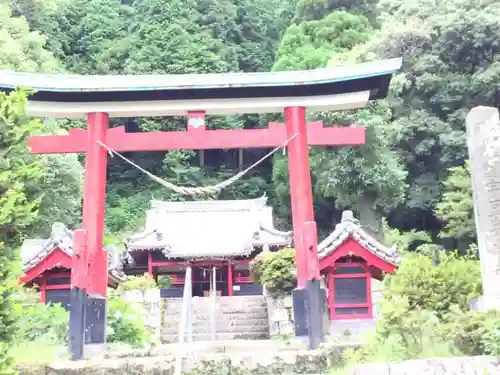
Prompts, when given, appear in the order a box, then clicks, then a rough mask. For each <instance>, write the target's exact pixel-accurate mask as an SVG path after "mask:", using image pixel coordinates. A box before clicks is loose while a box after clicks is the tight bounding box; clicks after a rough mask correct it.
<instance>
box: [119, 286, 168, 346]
mask: <svg viewBox="0 0 500 375" xmlns="http://www.w3.org/2000/svg"><path fill="white" fill-rule="evenodd" d="M123 299H125V300H126V301H127V302H129V303H132V304H133V305H134V306H135V307H136V308H137V310H139V311H141V313H142V316H143V319H144V324H145V326H146V327H147V328H148V329H149V330H150V332H151V335H152V337H151V342H152V343H155V344H157V343H159V342H160V335H161V315H162V314H161V310H162V308H161V307H162V303H163V302H162V299H161V297H160V290H159V289H149V290H145V291H140V290H130V291H126V292H125V293H123Z"/></svg>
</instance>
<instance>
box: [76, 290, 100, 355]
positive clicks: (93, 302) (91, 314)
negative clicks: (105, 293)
mask: <svg viewBox="0 0 500 375" xmlns="http://www.w3.org/2000/svg"><path fill="white" fill-rule="evenodd" d="M105 342H106V298H103V297H91V296H89V295H88V294H87V293H86V291H85V290H84V289H79V288H72V289H71V292H70V312H69V342H68V346H69V351H70V353H71V359H72V360H73V361H78V360H80V359H83V352H84V350H83V349H84V345H87V344H104V343H105Z"/></svg>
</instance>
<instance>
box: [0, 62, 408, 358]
mask: <svg viewBox="0 0 500 375" xmlns="http://www.w3.org/2000/svg"><path fill="white" fill-rule="evenodd" d="M400 66H401V59H392V60H385V61H380V62H372V63H363V64H356V65H353V66H346V67H342V68H340V69H335V70H333V69H319V70H315V71H300V72H280V73H262V74H261V73H249V74H238V73H236V74H227V75H221V74H207V75H191V76H190V75H178V76H123V77H113V76H88V77H81V76H80V77H69V78H68V79H65V77H61V76H55V75H36V74H29V73H13V72H7V74H3V75H2V80H0V88H1V87H3V88H4V89H7V90H12V89H14V88H15V87H17V86H19V85H21V86H28V87H30V86H35V87H34V89H35V90H37V91H36V92H35V94H34V95H33V97H32V98H30V102H29V104H28V112H29V113H30V114H32V115H35V116H41V117H81V116H83V115H85V116H86V117H87V130H71V131H70V133H69V135H64V136H36V137H30V139H29V145H30V149H31V151H32V152H34V153H75V152H77V153H85V154H86V161H85V186H84V199H83V230H77V231H76V232H75V244H74V246H75V256H74V259H73V262H74V266H73V268H72V276H71V279H72V280H71V283H72V300H74V301H75V304H77V305H78V306H74V305H73V302H72V307H71V318H70V346H72V345H75V346H74V347H72V348H71V350H72V353H73V358H74V359H79V358H81V356H82V354H83V352H82V351H83V346H82V342H81V341H82V337H81V336H82V335H83V332H84V331H85V327H84V326H83V324H85V323H82V322H81V319H80V318H81V315H82V314H85V309H84V307H83V301H85V300H86V298H87V295H88V296H90V297H91V298H90V300H91V301H92V303H95V304H94V306H95V309H96V310H98V314H97V315H99V314H105V296H106V284H107V282H106V278H107V272H106V267H107V257H106V254H105V251H104V249H103V230H104V228H103V227H104V205H105V190H106V162H107V150H106V149H105V148H104V147H102V146H101V145H99V143H101V144H105V145H108V146H109V147H111V149H114V150H116V151H118V152H126V151H127V152H131V151H154V150H171V149H223V148H252V147H258V148H264V147H275V146H278V145H281V144H283V142H285V141H287V140H290V142H289V143H288V145H287V149H288V160H289V180H290V195H291V203H292V217H293V229H294V240H295V241H294V242H295V249H296V263H297V283H298V289H297V293H295V294H294V311H295V313H296V314H299V313H300V311H299V310H302V312H301V313H300V314H302V315H303V316H298V315H296V316H295V321H296V334H297V333H298V324H297V321H300V323H301V324H302V325H303V326H305V327H302V329H303V330H304V328H305V331H306V332H308V333H309V336H310V340H311V341H310V342H311V346H312V347H316V346H317V344H318V343H319V341H320V340H321V335H322V328H321V325H322V324H321V321H322V319H321V312H320V310H321V308H320V304H321V302H320V296H319V295H320V291H319V280H318V279H319V271H318V258H317V234H316V224H315V222H314V212H313V204H312V188H311V176H310V168H309V149H308V147H309V145H318V146H319V145H324V146H327V145H328V146H348V145H360V144H363V143H364V141H365V132H364V129H363V128H345V127H344V128H338V127H337V128H336V127H323V125H322V123H320V122H314V123H311V124H309V126H307V125H306V116H305V112H306V107H314V108H315V109H320V110H321V109H323V110H331V109H336V110H343V109H350V108H360V107H363V106H365V105H366V104H367V103H368V101H369V100H374V99H379V98H384V97H385V96H386V95H387V90H388V86H389V82H390V79H391V77H392V74H393V73H394V72H395V71H396V70H397V69H399V68H400ZM75 78H76V79H75ZM283 109H284V111H285V126H283V125H281V124H276V123H270V124H269V127H268V128H267V129H236V130H206V129H205V122H204V116H205V111H207V113H208V114H228V113H265V112H274V113H275V112H279V111H282V110H283ZM186 115H188V129H187V131H173V132H149V133H126V132H125V131H124V128H123V127H118V128H112V129H109V117H110V116H113V117H138V116H186ZM98 142H99V143H98ZM306 287H307V295H306V294H305V291H306ZM73 292H75V293H73ZM299 292H300V293H299ZM296 297H297V298H296ZM96 301H97V302H96ZM306 310H307V311H306ZM305 315H307V316H308V318H309V319H305ZM79 319H80V320H79ZM97 320H98V323H97V325H98V326H99V327H97V329H94V328H95V327H93V328H92V324H93V323H92V322H90V324H89V322H87V323H86V324H87V326H90V327H91V328H92V329H91V330H90V331H91V332H90V333H91V336H92V332H94V333H95V335H96V336H95V337H91V341H92V342H93V343H99V342H104V338H105V337H104V336H105V334H104V328H105V327H104V324H105V320H104V319H103V315H101V316H100V317H99V319H97ZM307 326H308V327H307Z"/></svg>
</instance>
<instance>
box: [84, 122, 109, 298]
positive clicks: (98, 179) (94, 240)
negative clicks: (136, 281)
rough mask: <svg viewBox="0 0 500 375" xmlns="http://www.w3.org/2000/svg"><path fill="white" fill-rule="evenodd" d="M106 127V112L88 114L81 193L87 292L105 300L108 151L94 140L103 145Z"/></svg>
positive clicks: (106, 281)
mask: <svg viewBox="0 0 500 375" xmlns="http://www.w3.org/2000/svg"><path fill="white" fill-rule="evenodd" d="M108 124H109V116H108V114H107V113H89V114H88V121H87V134H88V138H87V153H86V159H85V185H84V193H83V228H84V229H85V230H86V231H87V253H88V256H89V274H88V276H89V283H88V287H87V293H88V294H89V295H90V296H95V297H102V298H106V288H107V285H108V259H107V254H106V252H105V251H104V248H103V238H104V205H105V203H106V202H105V200H106V167H107V151H106V149H105V148H104V147H102V146H100V145H99V144H98V143H97V141H101V142H103V143H106V132H107V130H108Z"/></svg>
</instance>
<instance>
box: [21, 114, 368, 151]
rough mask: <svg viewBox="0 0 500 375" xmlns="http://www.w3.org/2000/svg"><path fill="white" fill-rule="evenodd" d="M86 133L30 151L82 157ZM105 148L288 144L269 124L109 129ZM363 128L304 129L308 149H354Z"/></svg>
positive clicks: (314, 125) (32, 142)
mask: <svg viewBox="0 0 500 375" xmlns="http://www.w3.org/2000/svg"><path fill="white" fill-rule="evenodd" d="M87 137H88V133H87V130H83V129H71V130H70V131H69V134H68V135H47V136H32V137H29V141H28V142H29V148H30V151H31V152H33V153H37V154H56V153H57V154H59V153H84V152H86V151H87ZM105 138H106V144H107V145H108V146H109V147H111V148H112V149H113V150H116V151H118V152H134V151H165V150H186V149H190V150H193V149H194V150H208V149H234V148H266V147H276V146H279V145H280V144H283V142H285V141H286V140H287V134H286V129H285V126H284V125H283V124H280V123H274V122H271V123H269V127H268V128H264V129H231V130H225V129H224V130H220V129H219V130H205V129H204V128H201V129H200V128H198V129H196V128H192V127H188V130H187V131H168V132H147V133H146V132H145V133H127V132H125V128H124V127H123V126H119V127H116V128H112V129H108V130H107V132H106V137H105ZM365 138H366V136H365V129H364V128H362V127H340V126H333V127H324V126H323V122H322V121H315V122H311V123H309V124H308V126H307V140H308V144H309V145H311V146H357V145H362V144H364V143H365Z"/></svg>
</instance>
